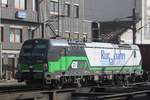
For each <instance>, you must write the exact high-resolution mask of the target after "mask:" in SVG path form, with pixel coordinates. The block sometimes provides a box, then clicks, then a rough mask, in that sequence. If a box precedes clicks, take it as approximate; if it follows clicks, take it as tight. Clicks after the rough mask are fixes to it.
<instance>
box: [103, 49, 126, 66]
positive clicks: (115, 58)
mask: <svg viewBox="0 0 150 100" xmlns="http://www.w3.org/2000/svg"><path fill="white" fill-rule="evenodd" d="M101 61H102V62H103V63H105V64H109V65H115V64H121V63H122V62H124V61H125V53H122V52H121V50H119V51H115V52H106V51H104V50H101Z"/></svg>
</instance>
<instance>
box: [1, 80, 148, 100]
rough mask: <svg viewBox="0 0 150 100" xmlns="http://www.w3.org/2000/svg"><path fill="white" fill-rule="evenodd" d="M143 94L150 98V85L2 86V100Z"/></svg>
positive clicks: (91, 99) (97, 99)
mask: <svg viewBox="0 0 150 100" xmlns="http://www.w3.org/2000/svg"><path fill="white" fill-rule="evenodd" d="M143 94H144V95H145V96H146V97H147V98H150V86H149V85H141V84H139V83H138V84H136V85H134V86H132V87H131V86H130V87H112V86H104V87H97V86H89V87H81V88H77V87H74V88H63V89H54V88H49V87H41V86H27V85H16V86H14V85H13V86H11V85H10V86H5V87H4V86H0V100H28V99H29V100H43V98H44V100H81V99H82V100H104V99H105V100H107V99H109V100H110V99H112V98H113V100H116V98H124V99H119V100H136V99H134V97H135V96H137V95H143ZM6 97H9V98H6ZM63 97H64V98H63ZM66 97H67V98H69V99H66ZM18 98H19V99H18ZM31 98H32V99H31ZM37 98H42V99H37ZM117 100H118V99H117ZM139 100H140V99H139ZM143 100H149V99H143Z"/></svg>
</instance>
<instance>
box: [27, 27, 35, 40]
mask: <svg viewBox="0 0 150 100" xmlns="http://www.w3.org/2000/svg"><path fill="white" fill-rule="evenodd" d="M34 33H35V31H33V30H30V29H29V30H28V38H29V39H33V38H34Z"/></svg>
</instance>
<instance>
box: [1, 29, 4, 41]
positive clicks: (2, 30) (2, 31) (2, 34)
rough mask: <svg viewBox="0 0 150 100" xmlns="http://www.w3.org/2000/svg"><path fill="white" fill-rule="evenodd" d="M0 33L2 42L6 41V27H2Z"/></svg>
mask: <svg viewBox="0 0 150 100" xmlns="http://www.w3.org/2000/svg"><path fill="white" fill-rule="evenodd" d="M0 33H1V42H3V41H4V28H3V27H0Z"/></svg>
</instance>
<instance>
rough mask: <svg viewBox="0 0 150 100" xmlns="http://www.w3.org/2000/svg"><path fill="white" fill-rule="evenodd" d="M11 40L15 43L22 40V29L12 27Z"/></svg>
mask: <svg viewBox="0 0 150 100" xmlns="http://www.w3.org/2000/svg"><path fill="white" fill-rule="evenodd" d="M10 42H13V43H21V42H22V29H19V28H10Z"/></svg>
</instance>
